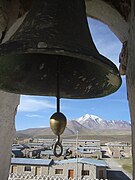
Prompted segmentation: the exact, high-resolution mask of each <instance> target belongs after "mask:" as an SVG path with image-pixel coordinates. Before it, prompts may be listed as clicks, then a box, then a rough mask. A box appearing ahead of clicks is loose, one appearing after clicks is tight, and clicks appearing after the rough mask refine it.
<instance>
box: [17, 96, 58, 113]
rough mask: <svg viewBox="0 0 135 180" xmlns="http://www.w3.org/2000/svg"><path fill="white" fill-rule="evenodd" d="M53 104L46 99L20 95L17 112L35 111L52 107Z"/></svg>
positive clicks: (53, 106)
mask: <svg viewBox="0 0 135 180" xmlns="http://www.w3.org/2000/svg"><path fill="white" fill-rule="evenodd" d="M54 108H56V106H55V104H52V103H51V102H49V101H48V100H45V99H42V100H41V99H39V98H34V97H31V96H21V100H20V105H19V107H18V111H19V112H35V111H40V110H45V109H54Z"/></svg>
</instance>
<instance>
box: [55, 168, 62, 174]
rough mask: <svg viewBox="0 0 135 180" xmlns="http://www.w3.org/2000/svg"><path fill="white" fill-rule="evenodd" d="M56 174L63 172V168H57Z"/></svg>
mask: <svg viewBox="0 0 135 180" xmlns="http://www.w3.org/2000/svg"><path fill="white" fill-rule="evenodd" d="M55 174H63V169H55Z"/></svg>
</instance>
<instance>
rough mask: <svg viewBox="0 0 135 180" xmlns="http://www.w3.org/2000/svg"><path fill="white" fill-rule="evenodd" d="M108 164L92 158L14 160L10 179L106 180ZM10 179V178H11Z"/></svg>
mask: <svg viewBox="0 0 135 180" xmlns="http://www.w3.org/2000/svg"><path fill="white" fill-rule="evenodd" d="M107 167H108V165H107V163H106V162H105V161H103V160H95V159H90V158H78V159H76V158H73V159H68V160H59V161H53V160H52V159H28V158H12V160H11V167H10V176H9V177H11V178H12V177H16V178H17V177H18V178H19V177H20V178H21V176H22V177H28V176H29V178H30V177H33V178H34V177H41V178H43V177H46V178H47V177H50V179H51V177H59V178H62V179H69V178H71V179H73V178H76V177H77V178H79V179H81V178H90V179H106V178H107V172H106V168H107ZM9 179H10V178H9Z"/></svg>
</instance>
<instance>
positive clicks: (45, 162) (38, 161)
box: [11, 158, 53, 166]
mask: <svg viewBox="0 0 135 180" xmlns="http://www.w3.org/2000/svg"><path fill="white" fill-rule="evenodd" d="M52 162H53V160H52V159H30V158H12V159H11V164H18V165H39V166H49V165H51V164H52Z"/></svg>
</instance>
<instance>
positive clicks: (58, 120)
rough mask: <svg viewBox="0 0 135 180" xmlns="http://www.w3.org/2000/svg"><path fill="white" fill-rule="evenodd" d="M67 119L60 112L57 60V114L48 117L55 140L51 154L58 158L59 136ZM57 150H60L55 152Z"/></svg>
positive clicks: (61, 151)
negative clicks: (55, 136)
mask: <svg viewBox="0 0 135 180" xmlns="http://www.w3.org/2000/svg"><path fill="white" fill-rule="evenodd" d="M66 123H67V119H66V117H65V115H64V114H63V113H61V112H60V83H59V60H57V112H56V113H54V114H53V115H52V116H51V117H50V127H51V129H52V131H53V133H54V134H55V135H57V140H56V142H55V144H54V147H53V153H54V155H55V156H56V157H60V156H61V155H62V153H63V147H62V144H61V139H60V135H61V134H62V133H63V132H64V130H65V127H66ZM57 148H59V149H60V150H59V151H58V152H57Z"/></svg>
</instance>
